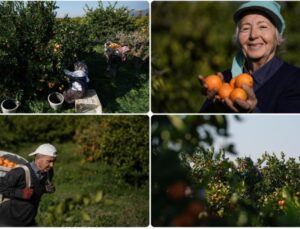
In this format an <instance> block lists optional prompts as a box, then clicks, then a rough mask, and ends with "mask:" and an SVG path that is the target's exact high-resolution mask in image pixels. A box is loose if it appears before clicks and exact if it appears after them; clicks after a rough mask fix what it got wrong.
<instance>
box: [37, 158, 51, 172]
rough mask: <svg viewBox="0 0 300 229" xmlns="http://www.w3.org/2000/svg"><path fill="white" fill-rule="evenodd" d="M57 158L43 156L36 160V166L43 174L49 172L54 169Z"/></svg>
mask: <svg viewBox="0 0 300 229" xmlns="http://www.w3.org/2000/svg"><path fill="white" fill-rule="evenodd" d="M55 160H56V159H55V157H51V156H46V155H41V156H40V157H39V158H37V159H36V160H35V163H36V166H37V167H38V169H39V171H41V172H42V173H46V172H48V171H49V170H50V169H51V168H53V165H54V162H55Z"/></svg>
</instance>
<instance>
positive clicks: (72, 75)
mask: <svg viewBox="0 0 300 229" xmlns="http://www.w3.org/2000/svg"><path fill="white" fill-rule="evenodd" d="M74 70H75V71H74V72H71V71H69V70H67V69H64V70H63V71H64V73H65V75H66V76H68V77H69V79H70V87H69V88H68V89H67V90H66V91H64V93H63V96H64V98H65V101H66V102H67V103H69V104H73V103H74V102H75V100H76V99H80V98H83V97H84V96H85V94H86V92H87V90H88V83H89V82H90V79H89V77H88V67H87V65H86V64H85V62H84V61H77V62H75V63H74Z"/></svg>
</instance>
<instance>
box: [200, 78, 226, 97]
mask: <svg viewBox="0 0 300 229" xmlns="http://www.w3.org/2000/svg"><path fill="white" fill-rule="evenodd" d="M216 75H218V76H219V77H220V78H221V80H222V81H223V80H224V76H223V74H222V73H221V72H217V74H216ZM198 80H199V82H200V84H201V86H202V88H203V93H204V94H206V96H207V98H208V99H210V100H215V99H216V98H217V96H218V91H216V90H212V91H209V90H208V89H207V85H206V83H205V77H203V76H201V75H199V76H198Z"/></svg>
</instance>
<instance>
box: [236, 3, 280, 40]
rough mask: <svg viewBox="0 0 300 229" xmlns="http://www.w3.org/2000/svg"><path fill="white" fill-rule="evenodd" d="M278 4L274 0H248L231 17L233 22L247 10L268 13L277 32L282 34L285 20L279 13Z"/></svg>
mask: <svg viewBox="0 0 300 229" xmlns="http://www.w3.org/2000/svg"><path fill="white" fill-rule="evenodd" d="M280 8H281V7H280V5H279V4H278V3H277V2H275V1H250V2H246V3H244V4H242V5H241V6H240V7H239V8H238V10H237V11H236V12H235V14H234V16H233V19H234V21H235V23H238V21H239V20H240V19H241V18H242V17H243V16H244V15H245V13H247V11H252V10H253V11H258V12H263V13H265V14H266V15H268V16H269V17H270V19H271V21H272V22H273V23H274V24H275V26H276V28H277V29H278V31H279V33H280V34H281V35H283V33H284V29H285V22H284V19H283V17H282V15H281V14H280Z"/></svg>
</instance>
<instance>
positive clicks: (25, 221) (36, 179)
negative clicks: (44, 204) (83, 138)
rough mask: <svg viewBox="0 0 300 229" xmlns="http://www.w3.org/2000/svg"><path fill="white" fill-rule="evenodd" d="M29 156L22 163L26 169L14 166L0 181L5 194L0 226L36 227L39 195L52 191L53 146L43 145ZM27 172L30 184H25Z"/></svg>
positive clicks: (1, 191)
mask: <svg viewBox="0 0 300 229" xmlns="http://www.w3.org/2000/svg"><path fill="white" fill-rule="evenodd" d="M29 156H34V160H33V161H32V162H30V163H27V164H25V166H26V167H27V168H28V170H27V172H26V170H25V169H24V168H21V167H16V168H14V169H12V170H10V171H9V172H7V174H6V175H5V176H4V177H3V178H2V179H1V180H0V193H1V194H2V195H3V197H4V199H3V202H2V203H1V204H0V226H7V227H9V226H35V225H36V223H35V217H36V214H37V211H38V206H39V203H40V200H41V197H42V195H43V194H44V193H53V192H54V191H55V187H54V185H53V184H52V182H51V180H52V177H53V164H54V162H55V160H56V148H55V147H54V146H53V145H51V144H48V143H47V144H42V145H40V146H39V147H38V148H37V149H36V150H35V151H34V152H33V153H31V154H29ZM27 175H29V180H30V182H29V183H30V187H26V185H27V182H28V181H27V178H26V176H27Z"/></svg>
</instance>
